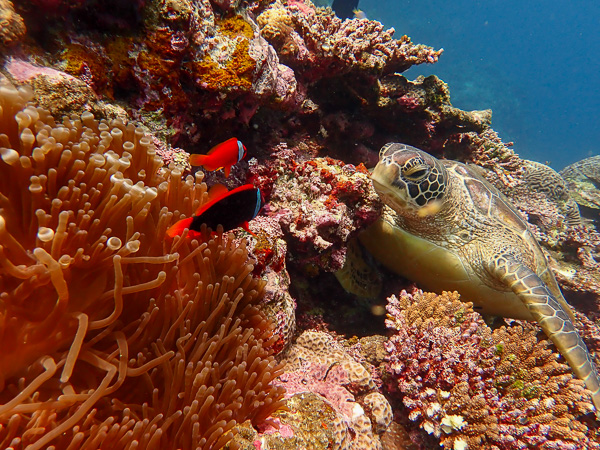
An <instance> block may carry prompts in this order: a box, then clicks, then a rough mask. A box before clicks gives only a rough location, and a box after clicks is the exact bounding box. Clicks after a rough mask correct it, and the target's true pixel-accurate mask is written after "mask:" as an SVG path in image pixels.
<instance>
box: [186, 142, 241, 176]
mask: <svg viewBox="0 0 600 450" xmlns="http://www.w3.org/2000/svg"><path fill="white" fill-rule="evenodd" d="M245 156H246V147H244V144H242V143H241V141H240V140H239V139H237V138H231V139H227V140H226V141H225V142H221V143H220V144H217V145H215V146H214V147H213V148H211V149H210V150H209V152H208V153H207V154H206V155H191V156H190V164H191V165H192V166H204V168H205V169H206V170H219V169H223V170H224V171H225V176H226V177H228V176H229V173H230V172H231V167H232V166H233V165H235V164H237V163H238V162H240V161H241V160H242V159H244V157H245Z"/></svg>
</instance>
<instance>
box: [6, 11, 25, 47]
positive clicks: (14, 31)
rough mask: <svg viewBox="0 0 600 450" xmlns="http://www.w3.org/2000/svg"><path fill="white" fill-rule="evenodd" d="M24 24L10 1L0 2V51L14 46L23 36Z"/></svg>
mask: <svg viewBox="0 0 600 450" xmlns="http://www.w3.org/2000/svg"><path fill="white" fill-rule="evenodd" d="M25 31H26V29H25V23H24V22H23V18H22V17H21V16H20V15H18V14H17V13H16V11H15V9H14V7H13V4H12V3H11V2H10V0H0V50H2V49H5V48H7V47H10V46H12V45H14V44H16V43H17V42H18V41H19V40H20V39H22V38H23V36H25Z"/></svg>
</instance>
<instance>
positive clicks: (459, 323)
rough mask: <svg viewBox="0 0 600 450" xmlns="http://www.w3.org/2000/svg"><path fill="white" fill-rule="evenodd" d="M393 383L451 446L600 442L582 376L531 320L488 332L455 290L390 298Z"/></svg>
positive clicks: (423, 422) (414, 416) (415, 416)
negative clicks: (589, 422) (587, 418)
mask: <svg viewBox="0 0 600 450" xmlns="http://www.w3.org/2000/svg"><path fill="white" fill-rule="evenodd" d="M388 302H389V303H388V320H387V321H386V323H387V325H388V326H389V327H390V328H391V329H393V330H395V334H394V335H393V336H392V337H391V338H390V340H389V342H388V343H387V344H386V348H387V350H388V352H389V357H388V371H389V372H388V373H389V374H388V376H387V383H388V385H389V386H390V388H391V389H395V390H397V392H398V393H399V394H400V398H401V399H402V402H403V403H404V405H405V406H406V407H407V408H408V410H409V415H408V417H409V418H410V419H411V420H415V421H418V422H419V423H420V426H421V427H422V428H423V429H425V430H426V431H428V432H429V433H432V434H434V435H435V436H437V437H438V438H440V442H441V444H442V445H443V446H444V447H446V448H515V449H516V448H547V449H550V448H573V449H575V448H581V446H583V447H584V448H598V444H597V443H596V442H594V441H593V440H592V439H591V438H592V436H591V431H590V430H588V427H587V426H586V425H585V424H584V422H581V421H580V420H578V418H579V417H580V416H581V415H583V414H586V413H588V412H590V411H591V410H592V409H593V407H592V404H591V400H590V397H589V393H588V392H587V391H586V389H585V386H584V384H583V382H582V381H581V380H577V379H574V378H573V376H572V374H571V371H570V369H569V367H568V366H567V365H565V364H563V363H562V362H559V360H558V354H557V353H555V352H554V351H553V350H552V349H551V345H550V344H549V343H548V342H547V341H546V340H544V339H540V338H538V336H537V330H536V328H535V327H534V326H532V325H529V324H522V325H517V324H513V325H512V326H502V327H500V328H498V329H495V330H491V329H490V328H489V327H488V326H486V325H485V323H484V322H483V320H482V319H481V317H480V316H479V314H478V313H476V312H474V311H473V309H472V304H470V303H463V302H461V301H460V299H459V296H458V294H457V293H444V294H442V295H435V294H431V293H423V292H422V291H417V292H415V293H414V294H407V293H406V292H402V293H401V294H400V296H399V297H396V296H392V297H390V298H389V299H388Z"/></svg>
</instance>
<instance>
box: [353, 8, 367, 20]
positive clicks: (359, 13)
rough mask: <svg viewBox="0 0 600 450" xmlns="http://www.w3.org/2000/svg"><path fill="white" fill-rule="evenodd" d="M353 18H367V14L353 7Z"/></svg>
mask: <svg viewBox="0 0 600 450" xmlns="http://www.w3.org/2000/svg"><path fill="white" fill-rule="evenodd" d="M352 14H354V18H355V19H368V17H367V14H366V13H365V12H364V11H363V10H362V9H355V10H353V11H352Z"/></svg>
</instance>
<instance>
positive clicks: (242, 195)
mask: <svg viewBox="0 0 600 450" xmlns="http://www.w3.org/2000/svg"><path fill="white" fill-rule="evenodd" d="M208 195H209V200H208V202H207V203H205V204H204V205H202V206H200V208H198V211H196V214H195V215H193V216H192V217H188V218H187V219H181V220H180V221H178V222H177V223H175V224H174V225H172V226H171V227H170V228H169V229H168V230H167V236H169V237H175V236H179V235H181V234H182V233H183V230H185V229H186V228H187V229H189V230H190V233H189V236H190V237H196V236H198V235H199V231H200V228H201V226H202V224H206V226H207V227H209V228H211V229H212V230H213V231H214V230H216V229H217V225H219V224H220V225H223V230H224V231H229V230H233V229H234V228H237V227H239V226H243V227H244V229H246V230H248V221H250V220H252V219H254V218H255V217H256V215H257V214H258V211H260V207H261V198H260V189H258V188H257V187H254V186H253V185H251V184H245V185H243V186H240V187H238V188H235V189H232V190H231V191H228V190H227V188H226V187H225V186H223V185H222V184H217V185H215V186H213V187H212V189H211V190H210V191H209V193H208ZM248 231H249V230H248Z"/></svg>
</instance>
